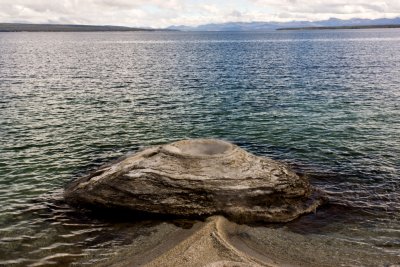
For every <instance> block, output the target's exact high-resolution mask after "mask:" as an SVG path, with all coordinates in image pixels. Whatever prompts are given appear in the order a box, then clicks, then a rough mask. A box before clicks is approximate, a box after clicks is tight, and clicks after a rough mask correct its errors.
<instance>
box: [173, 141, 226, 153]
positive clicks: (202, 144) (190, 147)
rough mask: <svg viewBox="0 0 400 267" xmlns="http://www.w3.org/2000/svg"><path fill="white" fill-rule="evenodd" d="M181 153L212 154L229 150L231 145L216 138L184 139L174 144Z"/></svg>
mask: <svg viewBox="0 0 400 267" xmlns="http://www.w3.org/2000/svg"><path fill="white" fill-rule="evenodd" d="M174 146H175V147H176V148H178V149H179V150H180V153H182V154H188V155H191V156H214V155H218V154H224V153H226V152H228V151H229V150H231V145H230V144H229V143H226V142H224V141H217V140H190V141H188V140H184V141H180V142H176V143H175V144H174Z"/></svg>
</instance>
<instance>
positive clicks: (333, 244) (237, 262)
mask: <svg viewBox="0 0 400 267" xmlns="http://www.w3.org/2000/svg"><path fill="white" fill-rule="evenodd" d="M155 243H156V245H155V246H154V247H152V248H151V249H150V250H148V251H146V252H145V253H142V254H140V253H136V255H135V254H134V252H133V251H131V250H129V249H128V250H126V251H125V252H124V253H122V254H121V255H119V256H118V257H115V258H111V259H109V260H107V261H106V262H103V263H99V264H98V265H96V266H115V267H116V266H147V267H161V266H193V267H197V266H198V267H200V266H207V267H222V266H225V267H230V266H238V267H247V266H288V267H290V266H304V267H305V266H308V267H317V266H318V267H325V266H326V267H328V266H347V265H353V266H396V265H395V264H398V263H399V262H400V255H397V256H396V255H392V254H388V253H384V252H383V251H378V250H376V249H374V248H372V247H370V246H369V245H368V244H365V243H361V242H351V241H349V240H345V239H340V238H334V237H332V236H329V235H328V236H325V235H314V234H306V235H304V234H299V233H295V232H292V231H290V230H288V228H287V227H286V224H278V225H276V224H270V225H265V226H257V227H254V226H248V225H239V224H236V223H234V222H231V221H229V220H227V219H226V218H224V217H222V216H212V217H209V218H208V219H207V220H206V221H205V222H197V223H195V224H194V225H193V226H192V228H191V229H178V230H175V231H172V232H171V233H170V234H168V235H167V236H163V237H162V238H160V239H159V240H158V242H155Z"/></svg>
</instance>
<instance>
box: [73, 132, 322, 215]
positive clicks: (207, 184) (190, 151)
mask: <svg viewBox="0 0 400 267" xmlns="http://www.w3.org/2000/svg"><path fill="white" fill-rule="evenodd" d="M65 198H66V200H67V201H68V202H70V203H72V204H77V205H89V206H95V207H103V208H126V209H131V210H135V211H140V212H147V213H156V214H168V215H176V216H185V217H187V216H195V217H197V216H209V215H213V214H220V215H224V216H226V217H228V218H230V219H232V220H235V221H238V222H253V221H265V222H287V221H290V220H293V219H295V218H296V217H298V216H300V215H301V214H304V213H309V212H313V211H315V209H316V208H317V207H318V206H319V205H321V204H322V203H323V202H324V197H323V196H321V194H319V193H318V191H316V190H314V189H313V188H312V187H311V186H310V184H309V182H308V181H307V180H306V178H304V177H300V176H298V175H297V174H296V173H294V172H293V171H291V170H290V169H289V168H288V167H287V166H285V165H284V164H282V163H279V162H276V161H274V160H272V159H269V158H265V157H258V156H255V155H253V154H250V153H248V152H246V151H245V150H243V149H241V148H240V147H238V146H236V145H233V144H231V143H228V142H225V141H221V140H214V139H194V140H182V141H178V142H174V143H171V144H166V145H162V146H155V147H150V148H147V149H145V150H143V151H140V152H138V153H136V154H134V155H132V156H130V157H128V158H125V159H124V160H122V161H120V162H118V163H116V164H114V165H111V166H108V167H103V168H101V169H99V170H98V171H96V172H95V173H93V174H91V175H89V176H86V177H82V178H80V179H78V180H76V181H75V182H74V183H72V184H71V185H70V186H69V187H68V188H67V189H66V191H65Z"/></svg>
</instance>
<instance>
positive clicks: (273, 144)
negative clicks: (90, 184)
mask: <svg viewBox="0 0 400 267" xmlns="http://www.w3.org/2000/svg"><path fill="white" fill-rule="evenodd" d="M197 137H214V138H222V139H225V140H228V141H231V142H234V143H236V144H238V145H239V146H241V147H243V148H245V149H247V150H249V151H251V152H253V153H255V154H258V155H264V156H268V157H272V158H274V159H277V160H281V161H285V162H287V163H289V164H290V165H291V166H292V167H293V168H295V170H296V171H298V172H299V173H302V174H305V175H308V176H309V177H310V181H311V182H312V184H314V185H315V186H316V187H318V188H321V189H322V190H324V191H326V192H327V194H328V195H329V198H330V205H329V206H327V207H325V208H322V209H321V210H320V211H319V212H317V214H316V215H314V214H313V215H309V216H305V217H303V218H301V219H300V220H297V221H295V222H293V223H290V224H288V225H285V229H286V231H292V232H294V233H297V234H300V235H303V236H317V237H318V236H320V237H330V238H331V239H333V240H346V242H348V244H350V245H349V246H350V247H351V244H364V245H366V246H368V247H369V248H370V249H371V251H372V252H371V253H377V255H380V256H379V257H380V258H381V262H380V263H381V265H382V266H383V265H385V264H396V263H397V264H400V30H398V29H386V30H344V31H341V30H337V31H298V32H297V31H287V32H285V31H279V32H266V33H258V32H257V33H230V32H210V33H202V32H198V33H197V32H196V33H190V32H153V33H147V32H146V33H139V32H132V33H0V203H1V205H0V265H6V266H9V265H15V266H26V265H31V266H40V265H52V264H53V265H55V266H63V265H65V266H67V265H69V264H77V265H85V264H88V265H90V264H94V263H101V262H102V261H104V260H107V259H109V258H110V257H113V256H115V255H116V254H118V253H119V251H120V250H121V249H124V248H127V247H129V248H132V247H134V248H136V251H137V253H140V252H141V249H145V248H144V247H143V246H142V248H141V245H140V244H149V243H151V242H150V241H149V240H153V239H157V238H158V237H155V236H156V235H158V236H161V237H159V238H162V235H163V233H167V232H169V231H173V230H174V229H175V228H179V226H176V225H174V224H171V223H169V222H162V221H155V220H148V219H146V220H139V219H134V220H132V218H130V219H127V218H119V219H116V220H111V221H110V220H109V219H104V218H102V217H101V216H100V217H99V216H97V215H91V214H81V213H79V212H77V211H75V210H73V209H71V208H70V207H68V206H67V205H65V204H64V203H63V202H62V199H61V193H62V190H63V188H64V187H65V185H66V184H67V183H68V182H70V181H72V180H73V179H74V178H76V177H78V176H80V175H83V174H85V173H87V172H88V171H90V170H92V169H94V168H96V167H97V166H99V165H101V164H103V163H105V162H108V161H110V160H114V159H116V158H118V157H121V156H123V155H125V154H127V153H131V152H134V151H136V150H137V149H139V148H140V147H143V146H148V145H154V144H161V143H165V142H171V141H175V140H179V139H183V138H197ZM130 221H131V222H130ZM264 227H269V226H268V225H266V226H264ZM349 250H350V248H349ZM393 259H398V261H397V262H393ZM352 264H354V265H367V263H364V262H363V259H359V261H356V262H352ZM345 265H346V263H345ZM349 265H350V263H349Z"/></svg>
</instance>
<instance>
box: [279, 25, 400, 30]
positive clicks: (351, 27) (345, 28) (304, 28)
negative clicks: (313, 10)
mask: <svg viewBox="0 0 400 267" xmlns="http://www.w3.org/2000/svg"><path fill="white" fill-rule="evenodd" d="M398 28H400V24H388V25H360V26H323V27H288V28H278V29H276V30H277V31H304V30H362V29H398Z"/></svg>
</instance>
